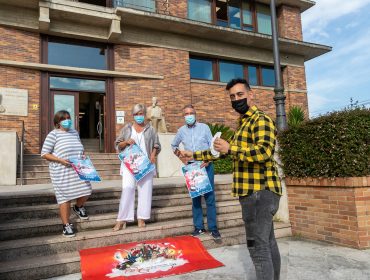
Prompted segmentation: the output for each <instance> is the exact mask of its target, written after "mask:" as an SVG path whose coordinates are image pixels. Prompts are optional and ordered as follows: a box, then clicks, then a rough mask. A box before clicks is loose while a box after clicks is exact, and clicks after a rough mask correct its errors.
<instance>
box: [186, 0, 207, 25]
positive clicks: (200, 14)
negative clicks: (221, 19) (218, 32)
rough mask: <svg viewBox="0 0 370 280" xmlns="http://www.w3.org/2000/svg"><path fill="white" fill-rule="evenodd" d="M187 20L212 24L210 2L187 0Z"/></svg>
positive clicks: (205, 0)
mask: <svg viewBox="0 0 370 280" xmlns="http://www.w3.org/2000/svg"><path fill="white" fill-rule="evenodd" d="M188 18H189V19H192V20H196V21H203V22H207V23H211V22H212V17H211V1H209V0H189V1H188Z"/></svg>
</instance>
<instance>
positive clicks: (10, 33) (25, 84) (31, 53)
mask: <svg viewBox="0 0 370 280" xmlns="http://www.w3.org/2000/svg"><path fill="white" fill-rule="evenodd" d="M0 34H1V42H0V59H7V60H15V61H23V62H39V61H40V60H39V45H40V37H39V35H38V34H35V33H31V32H26V31H21V30H16V29H12V28H5V27H0ZM39 86H40V74H39V71H33V70H26V69H20V68H13V67H5V66H0V87H5V88H20V89H26V90H28V116H27V117H18V116H6V115H1V116H0V127H1V128H2V129H5V130H16V131H17V132H18V135H19V136H20V132H21V121H22V120H23V121H24V123H25V129H26V133H25V152H26V153H38V152H39V135H40V130H39V129H40V121H39V117H40V111H39V107H38V108H33V106H32V105H33V104H39V103H40V95H39V93H40V87H39Z"/></svg>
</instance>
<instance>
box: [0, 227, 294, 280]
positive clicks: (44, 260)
mask: <svg viewBox="0 0 370 280" xmlns="http://www.w3.org/2000/svg"><path fill="white" fill-rule="evenodd" d="M155 228H156V229H155ZM171 228H174V226H173V225H171V224H170V225H168V224H165V223H163V224H152V225H148V226H147V227H146V228H145V229H139V228H137V227H135V228H134V227H133V228H132V229H126V230H125V231H121V232H120V233H118V234H116V235H118V236H119V237H117V239H118V242H117V243H115V244H119V243H128V242H130V241H127V240H129V238H128V237H126V238H124V236H126V233H129V232H130V233H133V234H134V235H135V233H140V234H137V235H136V237H135V241H142V240H148V239H158V238H164V237H167V236H175V235H174V234H171V233H172V232H171ZM185 229H190V230H192V225H188V226H184V227H183V228H182V230H185ZM150 232H158V234H150ZM122 233H125V234H122ZM178 233H179V232H178ZM188 233H189V232H185V233H183V234H177V235H184V234H188ZM221 233H222V241H221V242H217V243H216V242H214V240H213V239H212V237H211V236H210V235H208V234H205V235H203V236H201V237H200V239H201V241H202V243H203V245H204V246H205V247H206V248H207V249H212V248H217V247H221V246H231V245H236V244H242V243H245V231H244V226H237V227H230V228H226V229H222V230H221ZM275 236H276V238H281V237H286V236H291V230H290V224H284V223H275ZM120 237H121V238H120ZM75 238H77V237H75ZM64 239H66V238H64ZM76 249H77V248H76ZM78 249H81V248H78ZM246 250H247V249H246ZM77 272H80V257H79V253H78V251H77V250H75V251H73V252H68V253H58V255H57V257H51V256H40V257H32V258H27V259H18V260H12V261H7V262H4V263H3V265H2V266H1V267H0V279H27V280H32V279H45V278H50V277H55V276H60V275H67V274H72V273H77Z"/></svg>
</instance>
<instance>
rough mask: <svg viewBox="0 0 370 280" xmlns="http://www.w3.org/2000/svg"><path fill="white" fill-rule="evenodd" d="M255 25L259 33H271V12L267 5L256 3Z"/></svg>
mask: <svg viewBox="0 0 370 280" xmlns="http://www.w3.org/2000/svg"><path fill="white" fill-rule="evenodd" d="M257 25H258V32H259V33H263V34H268V35H271V34H272V30H271V13H270V7H269V6H266V5H262V4H257Z"/></svg>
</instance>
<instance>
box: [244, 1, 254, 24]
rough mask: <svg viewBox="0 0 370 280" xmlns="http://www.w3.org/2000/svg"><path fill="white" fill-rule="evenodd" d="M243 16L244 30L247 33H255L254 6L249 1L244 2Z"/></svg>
mask: <svg viewBox="0 0 370 280" xmlns="http://www.w3.org/2000/svg"><path fill="white" fill-rule="evenodd" d="M242 15H243V29H244V30H247V31H253V30H254V27H253V13H252V5H251V3H249V1H247V0H243V2H242Z"/></svg>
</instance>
